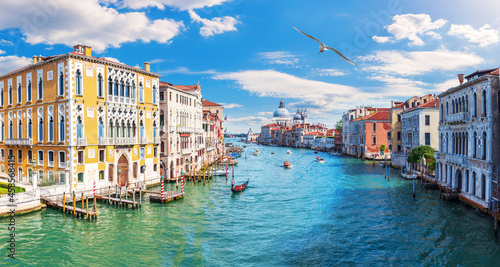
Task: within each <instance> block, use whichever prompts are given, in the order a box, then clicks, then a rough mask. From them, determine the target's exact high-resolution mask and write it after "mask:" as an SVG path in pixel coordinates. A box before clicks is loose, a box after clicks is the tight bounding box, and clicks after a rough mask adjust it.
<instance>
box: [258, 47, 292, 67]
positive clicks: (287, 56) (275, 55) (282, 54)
mask: <svg viewBox="0 0 500 267" xmlns="http://www.w3.org/2000/svg"><path fill="white" fill-rule="evenodd" d="M257 55H258V56H259V58H260V59H264V60H265V61H266V62H267V63H268V64H282V65H290V66H293V65H296V64H297V63H299V59H298V58H297V56H295V55H294V54H292V53H290V52H286V51H275V52H261V53H258V54H257Z"/></svg>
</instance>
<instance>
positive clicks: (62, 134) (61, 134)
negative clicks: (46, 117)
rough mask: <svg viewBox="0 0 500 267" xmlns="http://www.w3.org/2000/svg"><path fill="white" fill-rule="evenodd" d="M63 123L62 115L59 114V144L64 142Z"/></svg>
mask: <svg viewBox="0 0 500 267" xmlns="http://www.w3.org/2000/svg"><path fill="white" fill-rule="evenodd" d="M65 127H66V125H65V122H64V115H62V114H60V113H59V142H64V139H65V135H66V134H65V132H66V131H65Z"/></svg>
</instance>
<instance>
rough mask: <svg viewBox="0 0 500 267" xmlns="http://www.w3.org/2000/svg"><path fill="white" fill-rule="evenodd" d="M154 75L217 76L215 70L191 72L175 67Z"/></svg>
mask: <svg viewBox="0 0 500 267" xmlns="http://www.w3.org/2000/svg"><path fill="white" fill-rule="evenodd" d="M156 73H159V74H172V73H178V74H185V75H200V74H217V72H216V71H215V70H203V71H192V70H190V69H188V68H186V67H177V68H175V69H173V70H160V71H157V72H156Z"/></svg>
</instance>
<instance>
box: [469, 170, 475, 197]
mask: <svg viewBox="0 0 500 267" xmlns="http://www.w3.org/2000/svg"><path fill="white" fill-rule="evenodd" d="M470 194H471V195H473V196H475V195H476V172H472V184H471V190H470Z"/></svg>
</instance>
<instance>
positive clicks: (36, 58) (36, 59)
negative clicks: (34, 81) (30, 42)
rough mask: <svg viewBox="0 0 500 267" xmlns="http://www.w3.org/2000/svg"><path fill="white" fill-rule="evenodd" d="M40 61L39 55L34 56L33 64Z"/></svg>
mask: <svg viewBox="0 0 500 267" xmlns="http://www.w3.org/2000/svg"><path fill="white" fill-rule="evenodd" d="M37 62H38V57H37V56H33V65H34V64H36V63H37Z"/></svg>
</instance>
